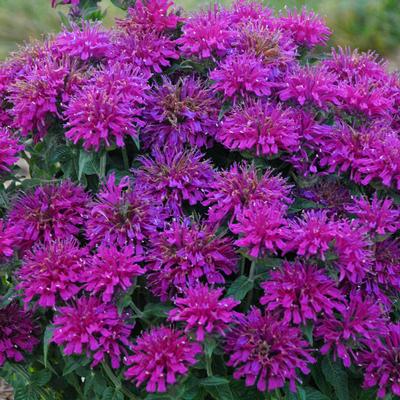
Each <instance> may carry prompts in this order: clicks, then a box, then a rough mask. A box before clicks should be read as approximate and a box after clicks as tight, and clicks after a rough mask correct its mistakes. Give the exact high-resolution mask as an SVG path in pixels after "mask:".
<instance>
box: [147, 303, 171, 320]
mask: <svg viewBox="0 0 400 400" xmlns="http://www.w3.org/2000/svg"><path fill="white" fill-rule="evenodd" d="M172 308H173V307H172V306H170V305H168V304H161V303H158V304H156V303H149V304H146V306H145V308H144V310H143V317H144V318H149V317H158V318H167V316H168V313H169V311H171V310H172Z"/></svg>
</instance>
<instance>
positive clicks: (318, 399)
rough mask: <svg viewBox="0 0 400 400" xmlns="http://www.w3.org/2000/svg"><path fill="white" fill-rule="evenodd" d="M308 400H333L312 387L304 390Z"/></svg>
mask: <svg viewBox="0 0 400 400" xmlns="http://www.w3.org/2000/svg"><path fill="white" fill-rule="evenodd" d="M304 391H305V393H306V399H307V400H331V399H330V398H329V397H328V396H326V395H325V394H323V393H321V392H320V391H319V390H317V389H314V388H312V387H306V388H304Z"/></svg>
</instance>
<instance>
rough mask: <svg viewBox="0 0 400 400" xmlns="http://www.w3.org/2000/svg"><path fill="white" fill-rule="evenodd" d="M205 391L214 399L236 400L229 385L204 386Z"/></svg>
mask: <svg viewBox="0 0 400 400" xmlns="http://www.w3.org/2000/svg"><path fill="white" fill-rule="evenodd" d="M205 389H206V391H207V392H208V394H209V395H211V397H212V398H213V399H215V400H236V399H237V397H235V396H234V395H233V393H232V390H231V389H230V387H229V385H218V386H206V387H205Z"/></svg>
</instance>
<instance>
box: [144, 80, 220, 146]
mask: <svg viewBox="0 0 400 400" xmlns="http://www.w3.org/2000/svg"><path fill="white" fill-rule="evenodd" d="M219 108H220V104H219V100H217V99H216V98H215V97H214V94H213V92H212V91H211V90H210V89H209V88H207V87H206V86H205V85H204V83H202V82H201V81H200V80H198V79H196V78H194V77H185V78H183V79H180V80H178V82H177V83H175V84H173V83H172V82H171V81H170V80H168V79H167V78H165V79H164V82H163V84H162V85H161V86H158V87H156V88H155V89H154V90H153V91H152V92H151V93H150V96H149V102H148V107H147V108H146V110H145V111H144V119H145V120H146V125H145V126H144V128H143V130H142V131H143V135H142V137H143V141H144V143H145V146H146V147H151V146H154V145H157V146H160V147H164V146H170V147H175V146H182V145H184V144H186V143H189V144H190V145H192V146H196V147H202V146H207V147H209V145H210V144H211V143H212V140H213V137H214V136H215V134H216V132H217V131H218V113H219Z"/></svg>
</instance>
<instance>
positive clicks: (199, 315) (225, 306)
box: [169, 285, 240, 342]
mask: <svg viewBox="0 0 400 400" xmlns="http://www.w3.org/2000/svg"><path fill="white" fill-rule="evenodd" d="M222 294H223V289H211V288H209V287H208V286H205V285H198V286H195V287H189V288H187V289H186V290H185V291H184V294H183V297H177V298H175V299H174V303H175V308H174V309H173V310H171V311H170V312H169V320H170V321H173V322H179V321H182V322H184V323H185V324H186V326H185V332H191V331H195V333H196V339H197V340H198V341H201V342H202V341H203V340H204V339H205V335H211V334H214V333H217V334H219V335H222V336H225V331H226V330H227V328H228V326H229V324H230V323H231V322H232V321H233V317H234V315H235V314H236V313H235V312H234V311H233V308H235V307H236V306H237V305H238V304H239V303H240V302H239V301H236V300H234V299H233V298H231V297H228V298H222V299H221V296H222Z"/></svg>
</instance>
